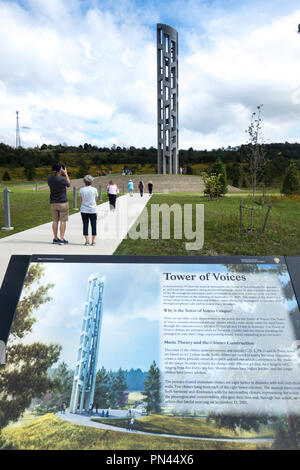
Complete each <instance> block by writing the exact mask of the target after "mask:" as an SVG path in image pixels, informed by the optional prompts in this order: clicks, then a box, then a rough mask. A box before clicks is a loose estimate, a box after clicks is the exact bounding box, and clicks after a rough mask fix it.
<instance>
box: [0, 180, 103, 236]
mask: <svg viewBox="0 0 300 470" xmlns="http://www.w3.org/2000/svg"><path fill="white" fill-rule="evenodd" d="M32 187H33V186H32ZM10 191H11V192H10V196H9V198H10V208H11V225H12V227H14V230H9V231H7V230H0V238H3V237H7V236H9V235H12V234H14V233H17V232H22V231H23V230H27V229H30V228H32V227H36V226H38V225H41V224H45V223H47V222H51V220H52V218H51V211H50V202H49V190H45V191H33V190H31V191H28V190H24V189H22V188H20V187H18V188H12V189H11V190H10ZM68 198H69V204H70V214H74V213H77V212H78V211H76V210H74V209H73V193H72V191H68ZM102 199H103V201H102V202H106V201H107V200H108V198H107V195H106V193H105V194H102ZM77 207H79V199H78V200H77ZM3 226H4V198H3V190H1V191H0V227H3Z"/></svg>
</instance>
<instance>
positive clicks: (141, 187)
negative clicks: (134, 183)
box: [139, 181, 145, 197]
mask: <svg viewBox="0 0 300 470" xmlns="http://www.w3.org/2000/svg"><path fill="white" fill-rule="evenodd" d="M144 189H145V185H144V182H143V181H140V182H139V190H140V195H141V197H143V195H144Z"/></svg>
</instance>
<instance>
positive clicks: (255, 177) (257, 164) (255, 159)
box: [246, 104, 266, 204]
mask: <svg viewBox="0 0 300 470" xmlns="http://www.w3.org/2000/svg"><path fill="white" fill-rule="evenodd" d="M262 106H263V105H262V104H261V105H260V106H257V109H258V113H252V118H251V122H250V125H249V127H248V129H247V131H246V132H247V133H248V136H249V142H248V147H247V150H248V151H247V153H246V161H247V164H248V165H247V166H248V172H249V176H250V186H251V189H252V203H253V204H254V202H255V193H256V188H257V185H258V183H260V182H262V181H263V178H264V171H265V166H266V150H265V147H264V145H263V143H262V136H261V130H262V117H261V108H262Z"/></svg>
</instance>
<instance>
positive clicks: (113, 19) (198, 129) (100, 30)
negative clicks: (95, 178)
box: [0, 0, 300, 148]
mask: <svg viewBox="0 0 300 470" xmlns="http://www.w3.org/2000/svg"><path fill="white" fill-rule="evenodd" d="M244 3H245V4H249V2H248V1H247V2H244ZM287 3H290V5H291V7H290V8H288V7H287V5H285V7H284V9H283V7H282V12H283V13H282V15H280V8H279V7H278V2H277V3H276V10H275V9H274V12H273V13H270V10H268V9H264V8H263V6H261V5H260V4H259V3H257V4H256V5H255V8H254V7H253V6H252V7H251V8H250V9H249V11H248V16H247V21H246V19H245V17H244V16H243V15H244V12H245V10H244V9H239V10H238V9H232V10H231V11H229V10H228V11H226V10H225V7H223V8H221V7H219V8H216V7H214V6H208V5H207V4H206V5H204V4H202V2H200V1H194V0H193V1H192V0H184V1H181V2H177V3H176V4H175V7H174V10H173V11H172V12H171V13H170V15H171V16H172V19H173V23H172V25H173V26H174V27H177V23H178V31H179V126H180V128H179V131H180V132H179V147H180V148H189V147H194V148H212V147H218V146H227V145H237V144H240V143H243V142H245V132H244V131H245V129H246V128H247V126H248V124H249V121H250V117H251V113H252V111H254V110H255V108H256V106H257V105H258V104H260V103H264V108H263V120H264V121H263V122H264V124H263V126H264V127H263V129H264V137H265V139H266V140H268V141H285V140H294V139H296V138H297V131H296V129H297V127H299V117H298V116H299V115H300V113H299V103H298V101H300V100H298V99H297V96H298V93H299V88H300V78H299V77H300V62H299V60H298V56H299V47H300V44H299V43H300V36H299V35H297V34H296V28H297V24H298V22H299V21H298V20H299V17H300V10H293V8H292V5H293V4H294V3H293V2H287ZM24 4H25V5H26V8H25V7H22V6H20V5H19V4H18V3H17V2H11V1H8V0H0V55H1V64H0V96H1V100H0V141H3V142H5V143H8V144H10V145H13V144H14V141H15V132H14V129H15V111H16V110H17V109H18V110H19V111H20V124H21V126H22V125H26V126H29V127H31V129H30V130H29V131H27V132H26V133H25V132H22V136H21V137H22V143H23V145H25V146H34V145H41V144H42V143H44V142H46V143H53V144H56V143H60V142H67V143H68V144H75V145H78V144H80V143H84V142H91V143H94V144H97V145H112V144H113V143H115V144H117V145H121V146H130V145H135V146H146V147H149V146H151V145H153V146H156V50H155V47H156V46H155V41H156V39H155V22H166V21H165V20H164V16H163V15H164V14H165V13H166V12H165V11H164V10H162V8H163V6H162V4H159V3H158V4H157V5H156V6H153V5H152V4H151V5H150V4H149V5H148V6H147V3H145V6H144V10H143V8H138V6H137V4H136V3H135V2H134V1H129V0H128V1H126V2H114V5H113V8H109V6H112V4H111V2H101V3H100V2H97V1H90V3H89V8H87V9H86V10H85V11H82V10H81V2H80V1H79V0H68V1H67V0H52V1H51V2H44V1H43V0H26V1H25V2H24V3H23V5H24ZM85 4H86V5H87V4H88V3H87V2H86V3H85ZM249 5H250V4H249ZM135 7H136V8H135ZM270 15H271V16H270ZM263 20H265V21H263ZM196 24H197V28H196ZM295 97H296V98H295Z"/></svg>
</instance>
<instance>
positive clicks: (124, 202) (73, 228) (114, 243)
mask: <svg viewBox="0 0 300 470" xmlns="http://www.w3.org/2000/svg"><path fill="white" fill-rule="evenodd" d="M148 201H149V195H148V194H145V195H144V196H143V197H141V196H140V195H139V194H134V195H133V197H130V196H129V195H124V196H120V197H118V199H117V203H116V210H115V211H111V210H110V209H109V203H108V202H106V203H104V204H101V205H99V206H98V222H97V232H98V235H97V238H96V246H85V245H84V242H85V239H84V237H83V235H82V220H81V215H80V212H79V211H78V213H77V214H73V215H71V216H69V221H68V223H67V230H66V233H65V238H66V240H68V241H69V244H68V245H54V244H53V243H52V240H53V233H52V222H49V223H47V224H43V225H39V226H38V227H34V228H31V229H29V230H25V231H23V232H19V233H16V234H14V235H10V236H7V237H4V238H1V239H0V285H1V283H2V280H3V277H4V275H5V271H6V268H7V265H8V263H9V260H10V257H11V255H28V254H29V255H31V254H55V255H56V254H64V255H112V254H113V253H114V251H115V250H116V249H117V247H118V245H119V244H120V243H121V241H122V240H123V239H124V237H126V234H127V232H128V230H129V229H130V227H132V225H133V224H134V222H135V221H136V219H137V217H138V216H139V215H140V214H141V212H142V210H143V208H144V207H145V205H146V204H147V202H148ZM49 211H50V208H49ZM89 231H90V228H89Z"/></svg>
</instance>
